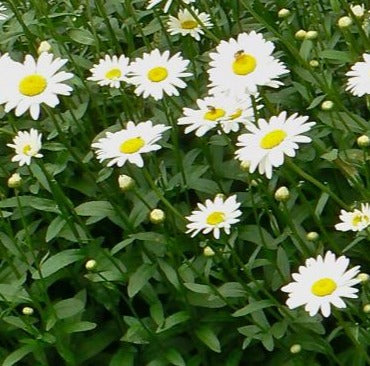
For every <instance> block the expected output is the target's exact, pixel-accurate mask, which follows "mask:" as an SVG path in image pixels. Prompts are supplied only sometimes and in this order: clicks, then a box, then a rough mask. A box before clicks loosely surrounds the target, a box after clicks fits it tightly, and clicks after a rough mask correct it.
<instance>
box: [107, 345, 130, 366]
mask: <svg viewBox="0 0 370 366" xmlns="http://www.w3.org/2000/svg"><path fill="white" fill-rule="evenodd" d="M121 347H122V346H121ZM134 354H135V348H134V347H131V346H124V347H123V348H120V350H119V351H118V352H117V353H116V354H115V355H114V356H113V357H112V359H111V361H110V363H109V366H134V361H135V355H134Z"/></svg>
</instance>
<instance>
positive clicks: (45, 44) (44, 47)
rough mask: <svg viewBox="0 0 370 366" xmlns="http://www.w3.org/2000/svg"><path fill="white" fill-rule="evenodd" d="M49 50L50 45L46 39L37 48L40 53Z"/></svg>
mask: <svg viewBox="0 0 370 366" xmlns="http://www.w3.org/2000/svg"><path fill="white" fill-rule="evenodd" d="M50 50H51V45H50V43H49V42H48V41H42V42H41V43H40V45H39V48H38V49H37V53H38V54H39V55H40V54H41V53H43V52H49V51H50Z"/></svg>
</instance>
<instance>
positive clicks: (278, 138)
mask: <svg viewBox="0 0 370 366" xmlns="http://www.w3.org/2000/svg"><path fill="white" fill-rule="evenodd" d="M286 136H287V134H286V132H285V131H283V130H274V131H271V132H269V133H268V134H266V135H265V136H264V137H263V138H262V139H261V141H260V146H261V147H262V149H273V148H274V147H276V146H278V145H280V144H281V143H282V142H283V141H284V139H285V137H286Z"/></svg>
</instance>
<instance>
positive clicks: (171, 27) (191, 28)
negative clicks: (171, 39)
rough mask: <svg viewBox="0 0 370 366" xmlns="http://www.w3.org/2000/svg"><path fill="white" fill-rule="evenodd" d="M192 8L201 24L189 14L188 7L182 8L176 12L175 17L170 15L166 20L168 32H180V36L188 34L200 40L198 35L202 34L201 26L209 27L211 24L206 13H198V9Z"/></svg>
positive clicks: (173, 33)
mask: <svg viewBox="0 0 370 366" xmlns="http://www.w3.org/2000/svg"><path fill="white" fill-rule="evenodd" d="M192 10H193V12H194V13H195V14H196V16H197V18H198V19H199V20H200V21H201V24H202V25H201V24H200V23H199V22H198V20H197V19H195V18H194V17H193V15H191V13H190V12H189V10H188V9H183V10H180V11H179V12H178V13H177V18H176V17H174V16H172V15H170V18H169V20H168V22H167V25H168V32H169V33H170V34H172V35H175V34H181V35H182V36H186V35H188V34H190V35H191V36H192V37H193V38H195V39H196V40H197V41H200V36H201V35H202V34H204V31H203V29H202V27H206V28H210V27H212V26H213V24H212V22H211V21H210V16H209V15H208V14H207V13H199V10H197V9H195V8H192Z"/></svg>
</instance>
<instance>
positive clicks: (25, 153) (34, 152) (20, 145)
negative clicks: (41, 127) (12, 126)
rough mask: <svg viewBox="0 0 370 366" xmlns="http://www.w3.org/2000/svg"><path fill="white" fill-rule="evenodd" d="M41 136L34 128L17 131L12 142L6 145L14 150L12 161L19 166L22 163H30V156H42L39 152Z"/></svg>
mask: <svg viewBox="0 0 370 366" xmlns="http://www.w3.org/2000/svg"><path fill="white" fill-rule="evenodd" d="M41 137H42V134H41V133H38V131H37V130H36V129H34V128H31V130H30V132H28V131H19V132H18V134H17V135H16V136H15V137H14V139H13V144H7V146H9V147H11V148H13V149H14V150H15V155H14V156H13V158H12V161H16V162H18V163H19V166H22V165H24V164H26V165H30V164H31V159H32V158H42V156H43V155H42V154H40V153H39V151H40V149H41V146H42V144H41Z"/></svg>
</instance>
